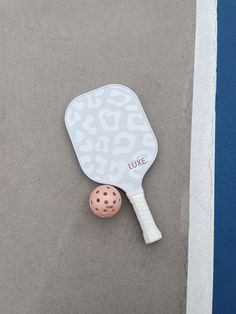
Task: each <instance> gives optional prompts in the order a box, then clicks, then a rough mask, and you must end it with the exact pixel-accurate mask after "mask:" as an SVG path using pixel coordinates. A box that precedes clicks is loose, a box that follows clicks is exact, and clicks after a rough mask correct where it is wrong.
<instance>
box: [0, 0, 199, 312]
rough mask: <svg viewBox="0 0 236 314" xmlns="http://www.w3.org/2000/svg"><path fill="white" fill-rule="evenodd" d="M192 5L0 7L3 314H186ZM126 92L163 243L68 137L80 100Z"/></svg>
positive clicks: (0, 3) (127, 2) (45, 1)
mask: <svg viewBox="0 0 236 314" xmlns="http://www.w3.org/2000/svg"><path fill="white" fill-rule="evenodd" d="M194 25H195V1H194V0H180V1H174V0H173V1H166V0H158V1H155V0H150V1H144V0H140V1H138V0H136V1H135V0H121V1H108V0H107V1H105V0H101V1H93V0H91V1H85V0H84V1H82V0H74V1H73V0H69V1H56V0H40V1H32V0H22V1H16V0H13V1H7V0H0V47H1V48H0V68H1V84H0V88H1V100H0V105H1V124H0V148H1V173H0V188H1V195H0V197H1V200H0V201H1V204H0V205H1V207H0V252H1V253H0V304H1V309H0V313H3V314H23V313H30V314H49V313H50V314H70V313H71V314H75V313H78V314H95V313H96V314H98V313H104V314H154V313H155V314H180V313H184V312H185V292H186V263H187V258H186V254H187V249H186V244H187V231H188V181H189V147H190V124H191V98H192V78H193V53H194V27H195V26H194ZM108 83H121V84H124V85H127V86H129V87H130V88H132V89H133V90H134V91H135V92H136V93H137V94H138V96H139V98H140V100H141V102H142V103H143V106H144V108H145V110H146V113H147V116H148V117H149V120H150V122H151V124H152V126H153V129H154V132H155V133H156V134H157V136H158V139H159V149H160V150H159V157H158V162H156V163H155V164H154V165H153V167H152V169H151V170H150V172H149V173H148V175H147V176H146V178H145V180H144V188H145V191H146V195H147V199H148V201H149V205H150V207H151V209H152V213H153V216H154V217H155V219H156V221H157V222H158V226H159V227H160V229H161V230H162V232H163V236H164V238H163V240H161V241H160V242H158V243H156V244H152V245H149V246H146V245H145V244H144V242H143V239H142V234H141V231H140V228H139V225H138V222H137V220H136V218H135V216H134V212H133V211H132V208H131V206H130V204H129V203H128V201H127V199H125V196H124V194H122V195H123V197H124V202H123V207H122V210H121V212H120V213H119V215H117V216H116V217H114V218H113V219H110V220H106V221H104V220H101V219H98V218H96V217H95V216H93V215H92V214H91V212H89V209H88V196H89V194H90V192H91V190H92V189H93V188H94V187H95V186H96V184H95V183H93V182H91V181H90V180H89V179H87V178H86V177H85V176H84V174H83V173H82V171H81V169H80V167H79V165H78V162H77V160H76V157H75V154H74V152H73V149H72V147H71V143H70V141H69V139H68V136H67V133H66V130H65V127H64V121H63V119H64V111H65V109H66V107H67V105H68V103H69V101H70V100H71V99H72V98H74V97H75V96H77V95H79V94H81V93H84V92H86V91H89V90H90V89H94V88H96V87H99V86H101V85H104V84H108Z"/></svg>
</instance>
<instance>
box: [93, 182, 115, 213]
mask: <svg viewBox="0 0 236 314" xmlns="http://www.w3.org/2000/svg"><path fill="white" fill-rule="evenodd" d="M89 206H90V208H91V211H92V212H93V213H94V214H95V215H96V216H98V217H101V218H110V217H112V216H114V215H116V214H117V213H118V212H119V210H120V207H121V195H120V192H119V191H118V190H117V189H116V188H114V187H113V186H111V185H100V186H98V187H96V189H94V190H93V192H92V193H91V194H90V197H89Z"/></svg>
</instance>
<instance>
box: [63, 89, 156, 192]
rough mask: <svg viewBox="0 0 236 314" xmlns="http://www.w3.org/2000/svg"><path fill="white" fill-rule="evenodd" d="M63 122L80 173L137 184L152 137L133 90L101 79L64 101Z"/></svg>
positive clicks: (152, 151)
mask: <svg viewBox="0 0 236 314" xmlns="http://www.w3.org/2000/svg"><path fill="white" fill-rule="evenodd" d="M65 123H66V128H67V130H68V133H69V136H70V139H71V141H72V144H73V147H74V150H75V152H76V155H77V158H78V160H79V163H80V166H81V168H82V169H83V171H84V173H85V174H86V175H87V176H88V177H89V178H90V179H92V180H94V181H96V182H99V183H104V184H111V185H115V186H118V187H119V188H121V189H123V190H124V191H125V192H132V191H135V190H137V189H138V188H140V187H141V185H142V180H143V176H144V175H145V173H146V172H147V170H148V169H149V167H150V166H151V164H152V163H153V161H154V160H155V158H156V156H157V140H156V138H155V135H154V133H153V131H152V128H151V126H150V124H149V122H148V119H147V117H146V115H145V113H144V111H143V108H142V105H141V103H140V101H139V99H138V97H137V96H136V94H135V93H134V92H133V91H132V90H130V89H129V88H128V87H126V86H122V85H118V84H112V85H106V86H103V87H101V88H98V89H96V90H93V91H91V92H88V93H86V94H83V95H81V96H78V97H76V98H75V99H74V100H72V102H71V103H70V104H69V106H68V108H67V110H66V114H65Z"/></svg>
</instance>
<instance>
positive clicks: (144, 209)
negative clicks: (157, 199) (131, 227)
mask: <svg viewBox="0 0 236 314" xmlns="http://www.w3.org/2000/svg"><path fill="white" fill-rule="evenodd" d="M126 195H127V197H128V198H129V200H130V202H131V204H132V205H133V207H134V211H135V214H136V216H137V218H138V221H139V223H140V226H141V228H142V230H143V237H144V241H145V243H146V244H149V243H152V242H155V241H158V240H160V239H161V238H162V235H161V232H160V230H159V229H158V228H157V226H156V224H155V221H154V220H153V217H152V214H151V212H150V209H149V207H148V204H147V202H146V199H145V196H144V192H143V189H142V188H140V189H139V190H136V191H134V192H131V193H126Z"/></svg>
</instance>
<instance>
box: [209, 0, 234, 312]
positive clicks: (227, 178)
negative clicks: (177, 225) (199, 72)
mask: <svg viewBox="0 0 236 314" xmlns="http://www.w3.org/2000/svg"><path fill="white" fill-rule="evenodd" d="M217 73H218V75H217V96H216V165H215V171H216V172H215V176H216V177H215V178H216V182H215V251H214V294H213V314H236V0H218V64H217Z"/></svg>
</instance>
